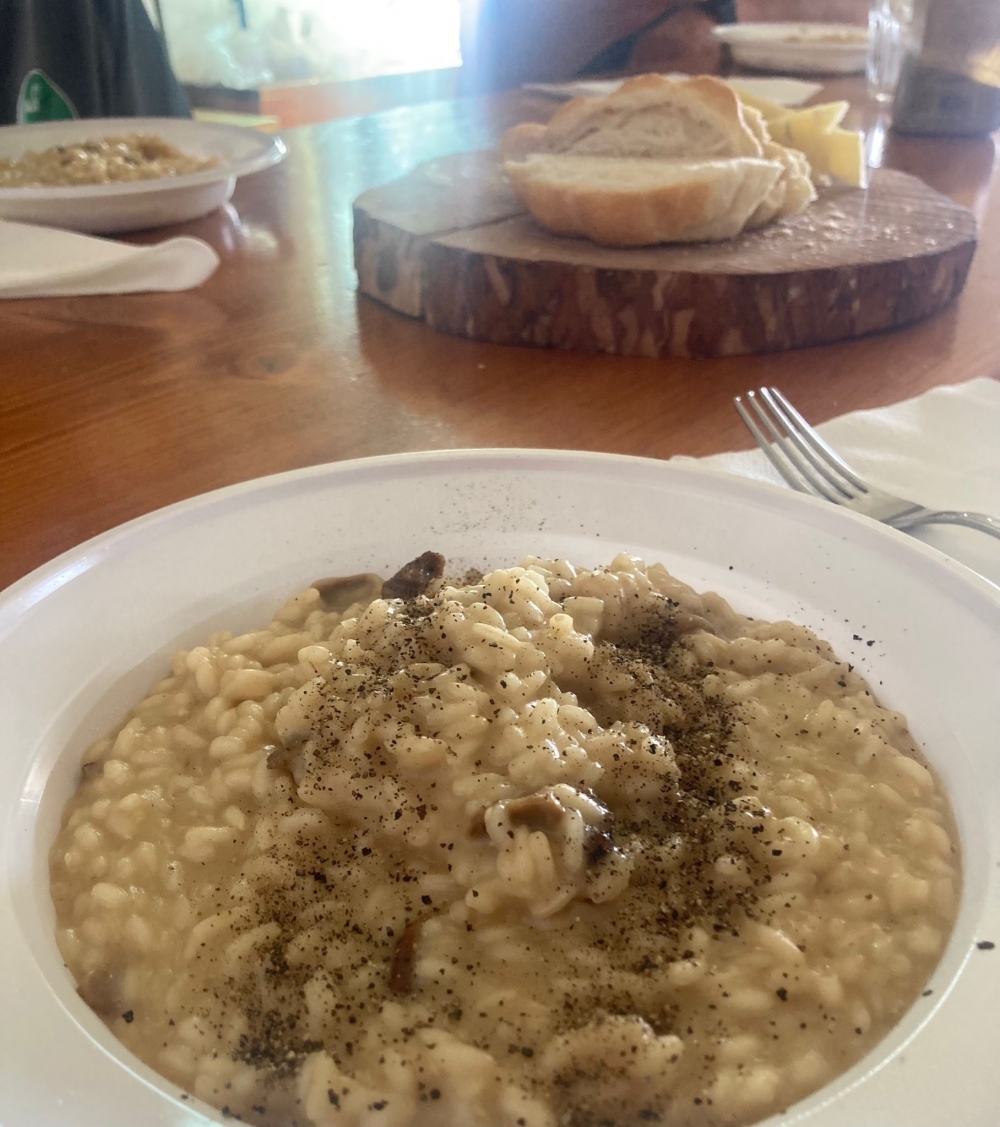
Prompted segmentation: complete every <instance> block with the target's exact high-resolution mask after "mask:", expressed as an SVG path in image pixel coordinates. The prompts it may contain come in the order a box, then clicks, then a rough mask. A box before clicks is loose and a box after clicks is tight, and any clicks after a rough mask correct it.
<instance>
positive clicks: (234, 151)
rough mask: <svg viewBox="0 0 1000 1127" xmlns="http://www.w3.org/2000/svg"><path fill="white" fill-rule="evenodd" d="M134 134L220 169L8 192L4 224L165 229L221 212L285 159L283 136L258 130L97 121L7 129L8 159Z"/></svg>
mask: <svg viewBox="0 0 1000 1127" xmlns="http://www.w3.org/2000/svg"><path fill="white" fill-rule="evenodd" d="M128 133H147V134H148V133H152V134H155V135H156V136H158V137H162V138H163V139H164V140H165V141H169V142H170V144H172V145H176V146H177V148H179V149H181V150H183V151H184V152H185V153H188V154H189V155H191V156H196V157H218V158H219V164H218V166H217V167H216V168H209V169H206V170H205V171H204V172H191V173H188V174H186V175H184V176H166V177H160V178H158V179H155V180H131V181H128V182H127V183H114V184H75V185H68V186H66V187H42V188H4V187H0V219H13V220H17V221H19V222H21V223H39V224H41V225H42V226H46V227H65V228H67V229H68V230H71V231H83V232H86V233H88V234H93V235H110V234H119V233H121V232H124V231H139V230H142V229H144V228H150V227H165V226H167V225H168V224H171V223H183V222H185V221H186V220H188V219H197V218H199V217H200V216H202V215H207V214H208V213H209V212H210V211H214V210H215V208H217V207H220V206H221V205H222V204H224V203H225V202H226V201H227V200H228V199H229V197H230V196H231V195H232V194H233V188H234V187H235V185H236V178H237V177H238V176H246V175H247V174H249V173H251V172H258V171H260V170H261V169H263V168H269V167H270V166H271V165H273V164H277V163H278V162H279V161H280V160H282V159H283V158H284V156H285V146H284V143H283V142H282V141H281V139H280V138H279V137H272V136H270V135H269V134H267V133H261V132H259V131H258V130H256V129H245V128H243V127H241V126H235V125H215V124H212V123H210V122H204V121H191V120H189V119H187V118H180V117H92V118H82V119H80V120H78V121H47V122H42V123H39V124H37V125H5V126H3V127H0V158H3V157H15V158H17V157H20V156H22V155H23V154H24V153H25V152H27V151H28V150H29V149H33V150H34V151H35V152H39V151H41V150H44V149H50V148H52V147H53V146H54V145H66V144H72V143H79V142H80V141H99V140H103V139H104V138H105V137H120V136H122V135H123V134H128Z"/></svg>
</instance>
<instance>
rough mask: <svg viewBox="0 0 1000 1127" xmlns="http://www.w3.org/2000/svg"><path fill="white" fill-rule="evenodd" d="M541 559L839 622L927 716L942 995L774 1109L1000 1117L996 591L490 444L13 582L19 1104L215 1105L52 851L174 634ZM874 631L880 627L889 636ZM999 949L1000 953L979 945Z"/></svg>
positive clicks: (2, 687)
mask: <svg viewBox="0 0 1000 1127" xmlns="http://www.w3.org/2000/svg"><path fill="white" fill-rule="evenodd" d="M428 548H433V549H436V550H438V551H441V552H443V553H444V554H445V555H446V556H447V557H448V558H449V560H450V561H451V563H452V564H453V565H454V566H455V567H456V568H459V569H464V568H465V567H469V566H480V567H482V566H485V565H507V564H511V563H515V562H517V561H518V560H519V559H520V558H521V557H522V556H524V555H526V554H529V553H530V554H536V555H554V556H564V557H566V558H568V559H570V560H574V561H576V562H578V563H581V564H585V565H595V564H598V563H602V562H603V563H608V562H610V560H611V559H612V557H613V556H614V555H615V554H616V553H617V552H619V551H621V550H628V551H631V552H633V553H635V554H638V555H641V556H643V557H645V558H646V560H647V561H650V562H652V561H662V562H663V563H665V564H666V565H667V566H668V567H669V568H670V569H671V570H672V571H673V572H674V574H676V575H677V576H678V577H680V578H681V579H683V580H685V581H687V582H689V583H691V584H692V585H693V586H695V587H696V588H698V589H700V590H706V589H711V590H717V591H720V592H721V593H722V594H723V595H724V596H725V597H726V598H728V599H729V600H730V602H732V603H733V605H734V606H735V607H737V609H739V610H742V611H743V612H745V613H749V614H752V615H756V616H765V617H768V618H782V617H788V618H791V619H793V620H796V621H799V622H803V623H805V624H806V625H809V626H811V627H813V628H814V629H816V630H817V631H818V632H819V633H820V634H821V635H822V636H824V637H826V638H828V639H829V640H830V641H831V642H832V643H833V645H834V647H835V649H836V650H837V652H838V653H839V654H840V655H841V656H842V657H844V658H847V659H848V660H850V661H853V662H854V663H855V664H856V665H857V666H858V667H859V669H860V670H861V671H862V672H863V673H864V674H865V675H866V676H867V677H868V678H869V680H870V681H871V682H872V683H873V684H874V685H875V687H876V689H877V691H878V692H879V694H880V695H881V697H882V699H883V701H884V703H886V704H887V705H889V706H890V707H894V708H899V709H901V710H903V711H904V712H906V714H907V715H908V717H909V720H910V725H911V729H912V731H913V733H914V735H915V736H916V738H917V740H918V742H920V743H921V745H922V746H923V747H924V748H925V752H926V755H927V757H928V759H929V760H930V761H931V762H932V763H933V764H934V766H935V767H936V769H937V771H938V773H939V775H940V776H941V778H942V780H943V782H944V784H945V786H946V788H947V790H948V792H949V794H950V796H951V799H952V802H953V805H954V808H955V811H956V816H957V821H958V825H959V832H960V837H961V841H962V846H963V851H964V866H965V871H964V888H963V896H962V905H961V909H960V913H959V917H958V920H957V922H956V926H955V931H954V934H953V936H952V939H951V941H950V943H949V945H948V948H947V950H946V952H945V954H944V957H943V959H942V962H941V965H940V967H939V968H938V970H937V971H936V973H935V975H934V977H933V978H932V980H931V983H930V988H931V990H932V991H933V992H932V993H931V994H930V996H928V997H926V998H921V999H919V1000H918V1002H917V1003H916V1004H915V1005H914V1007H913V1008H912V1009H911V1010H910V1012H909V1013H908V1014H907V1015H906V1016H905V1017H904V1018H903V1020H902V1021H901V1022H900V1024H899V1025H898V1026H897V1027H896V1029H895V1030H894V1031H893V1032H892V1033H891V1034H890V1035H889V1036H888V1037H887V1038H886V1039H885V1040H884V1041H883V1042H882V1043H881V1044H880V1045H879V1046H877V1047H876V1049H875V1050H874V1051H873V1052H872V1053H871V1054H869V1056H867V1057H866V1058H865V1059H864V1060H863V1061H861V1062H860V1063H859V1064H857V1065H856V1066H855V1067H854V1068H852V1069H851V1070H850V1071H849V1072H847V1073H846V1074H845V1075H843V1076H841V1077H840V1078H838V1079H837V1080H835V1081H834V1082H833V1083H831V1084H829V1085H828V1086H826V1087H825V1088H823V1089H822V1090H821V1091H820V1092H818V1093H816V1094H815V1095H814V1096H812V1097H810V1098H809V1099H807V1100H804V1101H802V1102H801V1103H799V1104H797V1105H795V1106H794V1107H793V1108H792V1109H790V1111H789V1112H788V1113H787V1114H785V1115H784V1116H777V1117H772V1118H771V1119H770V1120H768V1121H767V1122H768V1123H769V1124H771V1125H772V1127H777V1125H778V1124H782V1125H785V1127H791V1125H792V1124H793V1123H794V1124H797V1125H805V1127H861V1125H864V1127H874V1125H877V1127H942V1125H944V1124H947V1127H995V1125H996V1109H997V1108H998V1107H1000V1070H998V1069H997V1068H996V1060H997V1058H998V1056H1000V867H998V866H1000V846H998V841H997V837H998V833H1000V755H998V754H997V740H998V736H997V733H998V732H1000V692H998V691H997V677H998V674H997V671H998V670H1000V597H998V595H997V591H996V588H994V587H993V586H992V585H991V584H989V583H987V582H986V581H985V580H982V579H980V578H979V577H978V576H975V575H974V574H973V573H971V572H969V571H968V570H966V569H965V568H963V567H962V566H961V565H959V564H956V563H955V562H954V561H952V560H950V559H948V558H947V557H946V556H944V555H942V554H941V553H939V552H936V551H935V550H934V549H932V548H928V547H927V546H925V545H923V544H921V543H919V542H917V541H915V540H913V539H911V538H909V537H907V536H905V535H904V534H902V533H899V532H895V531H893V530H892V529H889V528H887V527H886V526H884V525H880V524H876V523H874V522H872V521H869V520H867V519H865V518H864V517H860V516H858V515H856V514H854V513H850V512H848V511H846V510H844V509H841V508H838V507H836V506H833V505H830V504H827V503H826V502H824V501H817V500H815V499H813V498H808V497H803V496H802V495H800V494H795V493H791V492H788V491H787V490H784V489H780V488H777V487H773V486H767V485H762V484H760V483H757V482H752V481H747V480H744V479H740V478H735V477H724V476H721V475H714V474H709V473H705V472H703V471H699V470H696V469H688V468H681V467H677V466H672V465H670V464H668V463H665V462H658V461H652V460H646V459H640V458H626V457H619V456H614V455H601V454H582V453H572V452H561V451H532V450H494V451H489V450H483V451H446V452H437V453H425V454H408V455H397V456H393V457H387V458H373V459H364V460H361V461H356V462H342V463H339V464H335V465H329V466H317V467H313V468H310V469H305V470H298V471H294V472H293V473H288V474H283V475H279V476H276V477H270V478H263V479H260V480H257V481H251V482H247V483H245V484H243V485H237V486H233V487H231V488H229V489H224V490H220V491H218V492H215V493H209V494H206V495H204V496H201V497H196V498H193V499H191V500H189V501H184V502H182V503H180V504H177V505H173V506H171V507H169V508H166V509H162V510H160V511H159V512H156V513H152V514H150V515H149V516H146V517H142V518H140V519H138V520H135V521H132V522H131V523H129V524H126V525H123V526H122V527H121V528H118V529H115V530H112V531H111V532H108V533H105V534H104V535H102V536H99V537H97V538H96V539H94V540H91V541H89V542H88V543H86V544H83V545H81V546H80V547H78V548H75V549H73V550H72V551H70V552H67V553H65V554H64V555H62V556H60V557H59V558H58V559H56V560H54V561H52V562H51V563H49V564H47V565H45V566H44V567H42V568H39V569H38V570H37V571H35V572H34V573H32V574H31V575H29V576H27V577H26V578H25V579H23V580H21V581H19V582H18V583H16V584H15V585H14V586H13V587H11V588H9V589H8V590H7V591H6V592H5V593H3V594H0V669H2V676H0V717H2V718H3V724H2V726H0V952H2V958H0V1122H2V1123H3V1124H4V1127H43V1125H44V1127H137V1125H139V1124H141V1125H142V1127H195V1125H196V1124H199V1123H205V1122H207V1121H209V1120H214V1121H218V1122H222V1119H221V1117H220V1116H219V1114H218V1113H216V1112H214V1111H212V1109H210V1108H207V1107H206V1106H205V1105H202V1104H198V1103H197V1102H196V1101H194V1100H182V1099H181V1093H180V1091H179V1090H178V1089H177V1088H176V1087H175V1086H174V1085H172V1084H170V1083H168V1082H167V1081H165V1080H163V1079H162V1078H160V1077H159V1076H158V1075H157V1074H156V1073H155V1072H153V1071H152V1070H151V1069H149V1068H148V1067H146V1066H145V1065H144V1064H142V1063H141V1062H140V1061H139V1060H138V1059H137V1058H135V1057H133V1056H132V1055H131V1054H130V1053H129V1052H128V1051H127V1050H126V1049H125V1048H124V1047H123V1046H122V1045H121V1044H120V1043H119V1042H118V1041H117V1040H116V1039H115V1038H114V1037H113V1036H112V1034H111V1033H110V1031H109V1030H108V1029H107V1028H106V1027H105V1026H104V1024H103V1023H102V1022H101V1021H100V1020H99V1019H98V1018H97V1016H96V1015H95V1014H94V1013H93V1012H92V1011H91V1010H90V1009H89V1008H88V1007H87V1006H86V1005H85V1004H84V1003H83V1002H82V1001H81V999H80V998H79V997H78V996H77V995H76V992H75V990H74V986H73V983H72V981H71V979H70V976H69V973H68V971H67V970H66V969H65V967H64V966H63V964H62V961H61V959H60V957H59V953H58V950H57V948H56V944H55V939H54V934H53V932H54V913H53V910H52V905H51V901H50V900H49V894H48V869H47V860H46V858H47V851H48V848H49V845H50V843H51V841H52V840H53V838H54V836H55V832H56V828H57V825H58V822H59V818H60V812H61V809H62V807H63V804H64V803H65V801H66V799H67V798H68V796H69V795H70V794H71V793H72V791H73V790H74V788H75V786H76V783H77V779H78V765H79V762H80V756H81V753H82V751H83V749H84V747H85V746H86V745H87V744H88V743H89V742H90V741H91V740H92V739H94V738H95V737H97V736H98V735H101V734H103V733H104V732H105V731H106V730H107V729H108V728H110V727H111V726H112V725H113V724H114V723H115V722H116V721H120V720H121V718H122V717H123V715H124V713H125V712H126V711H127V709H128V707H129V706H130V705H131V704H132V703H134V702H135V701H136V700H137V699H139V698H140V696H141V694H142V693H143V691H144V690H145V688H146V687H147V686H148V685H149V684H150V683H152V682H153V681H155V680H156V679H158V678H159V677H161V676H162V675H163V672H164V670H165V669H166V668H167V663H168V661H169V657H170V655H171V653H172V652H173V650H174V649H175V648H176V647H178V646H182V645H183V646H190V645H192V644H195V643H197V642H200V641H203V640H204V639H205V637H207V635H208V634H209V633H210V632H211V631H212V630H215V629H220V628H222V627H223V626H225V627H226V628H228V629H232V630H233V631H234V632H240V631H241V630H244V629H247V628H249V627H250V626H251V625H253V624H255V623H263V622H267V621H268V620H269V619H270V617H271V616H272V614H273V612H274V610H275V609H276V608H277V607H278V606H280V605H281V603H282V602H283V601H284V600H285V598H286V596H287V595H288V594H289V593H291V592H293V591H295V590H297V589H300V588H301V587H303V586H304V585H306V584H307V583H309V582H310V581H311V580H312V579H314V578H316V577H317V576H319V575H330V574H338V573H339V574H349V573H352V572H358V571H366V570H370V571H377V572H381V573H382V574H389V573H390V572H391V571H393V570H395V569H396V568H397V567H398V566H399V565H400V564H402V563H403V562H405V561H406V560H408V559H410V558H412V557H413V556H415V555H417V554H418V553H419V552H422V551H424V550H426V549H428ZM869 641H871V642H872V644H871V645H868V644H867V643H868V642H869ZM984 940H994V941H996V942H997V943H998V948H997V949H996V950H995V951H990V950H979V949H977V948H976V942H977V941H984Z"/></svg>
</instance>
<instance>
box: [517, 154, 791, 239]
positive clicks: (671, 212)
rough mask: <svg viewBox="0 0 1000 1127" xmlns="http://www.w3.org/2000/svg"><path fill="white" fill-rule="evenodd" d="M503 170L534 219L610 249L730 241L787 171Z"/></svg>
mask: <svg viewBox="0 0 1000 1127" xmlns="http://www.w3.org/2000/svg"><path fill="white" fill-rule="evenodd" d="M504 170H505V172H506V173H507V175H508V176H509V177H510V179H511V181H512V183H513V184H514V187H515V189H516V191H517V193H518V195H519V196H520V197H521V199H522V201H523V202H524V204H525V206H526V207H527V208H528V210H529V211H530V212H531V214H532V215H533V216H534V218H535V219H536V220H537V221H538V222H539V223H540V224H541V225H542V226H543V227H547V228H548V229H549V230H550V231H554V232H555V233H556V234H557V235H584V236H586V237H587V238H589V239H592V240H593V241H594V242H596V243H603V244H604V245H606V246H626V247H628V246H648V245H649V244H651V243H662V242H700V241H703V240H721V239H731V238H733V237H734V236H736V235H738V234H739V233H740V232H741V231H742V230H743V228H744V227H745V225H746V223H747V221H748V220H749V218H750V216H751V215H753V214H754V212H755V211H756V210H757V208H758V207H760V205H761V203H762V202H763V201H764V200H765V198H766V197H767V195H768V193H769V192H770V191H771V190H772V188H773V187H774V185H775V184H776V183H777V181H778V179H779V178H780V177H781V176H782V174H783V171H784V166H783V165H782V164H781V163H780V162H779V161H767V160H762V159H760V158H758V157H737V158H730V159H723V160H701V161H670V160H651V159H647V158H636V159H623V158H617V157H606V156H596V157H595V156H582V155H578V154H575V153H570V154H564V153H551V154H550V153H534V154H531V155H529V156H528V157H526V158H525V159H524V160H522V161H508V162H507V163H506V164H505V165H504Z"/></svg>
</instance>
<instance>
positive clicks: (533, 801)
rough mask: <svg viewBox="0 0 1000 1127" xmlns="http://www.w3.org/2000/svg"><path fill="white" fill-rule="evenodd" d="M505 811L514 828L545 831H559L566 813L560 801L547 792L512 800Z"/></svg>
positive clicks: (506, 805)
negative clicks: (520, 827) (525, 827)
mask: <svg viewBox="0 0 1000 1127" xmlns="http://www.w3.org/2000/svg"><path fill="white" fill-rule="evenodd" d="M505 809H506V811H507V817H508V818H509V819H510V823H511V825H512V826H527V827H528V829H531V830H543V831H544V830H555V829H558V828H559V825H560V823H561V822H562V819H563V815H564V814H565V813H566V810H565V807H564V806H563V804H562V803H561V802H560V801H559V799H558V798H556V797H555V795H553V794H547V793H546V792H545V791H542V792H541V793H540V794H528V795H525V796H524V798H514V799H511V800H510V801H509V802H507V803H506V804H505Z"/></svg>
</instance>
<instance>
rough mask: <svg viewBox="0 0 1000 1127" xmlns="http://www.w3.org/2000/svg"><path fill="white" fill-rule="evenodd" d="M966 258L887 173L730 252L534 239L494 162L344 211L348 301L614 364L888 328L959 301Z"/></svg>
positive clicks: (426, 177)
mask: <svg viewBox="0 0 1000 1127" xmlns="http://www.w3.org/2000/svg"><path fill="white" fill-rule="evenodd" d="M975 247H976V221H975V218H974V217H973V215H972V213H971V212H970V211H968V210H967V209H966V208H964V207H961V206H959V205H958V204H956V203H954V202H952V201H951V200H950V199H948V198H947V197H946V196H942V195H940V194H939V193H937V192H935V191H934V190H933V189H931V188H929V187H927V185H926V184H924V183H923V181H921V180H918V179H917V178H916V177H914V176H909V175H907V174H906V173H903V172H894V171H889V170H886V169H878V170H876V171H875V172H874V174H873V175H872V178H871V183H870V186H869V187H868V189H867V190H864V191H862V190H861V189H858V188H850V187H846V186H840V185H835V186H832V187H829V188H822V189H820V192H819V199H818V200H817V201H816V202H815V203H813V204H812V205H811V206H810V207H809V209H808V210H807V211H806V212H805V213H803V214H802V215H799V216H796V217H795V218H794V219H791V220H786V221H784V222H781V223H777V224H772V225H771V226H770V227H766V228H764V229H763V230H761V231H756V232H753V233H751V234H747V235H742V236H740V237H739V238H738V239H733V240H730V241H729V242H724V243H696V244H686V245H685V244H673V245H661V246H655V247H642V248H636V249H617V248H613V247H602V246H598V245H596V244H595V243H591V242H588V241H587V240H584V239H571V238H561V237H559V236H557V235H553V234H550V233H549V232H548V231H546V230H544V229H543V228H541V227H539V226H538V225H537V224H536V223H535V221H534V220H533V219H532V218H531V217H530V216H529V215H527V214H526V213H525V212H524V209H523V208H522V206H521V204H520V202H519V201H518V199H517V197H516V196H515V195H514V193H513V191H512V190H511V189H510V187H509V186H508V184H507V182H506V180H505V178H504V176H503V173H502V171H501V170H500V168H499V165H498V163H497V159H496V156H495V154H494V153H492V152H482V153H458V154H455V155H453V156H448V157H442V158H440V159H438V160H434V161H430V162H429V163H427V164H424V165H421V166H420V167H419V168H417V169H415V170H414V171H413V172H411V173H410V174H409V175H408V176H405V177H403V179H401V180H396V181H394V182H392V183H390V184H385V185H383V186H381V187H379V188H373V189H371V190H370V191H367V192H365V193H364V194H363V195H362V196H360V197H359V198H358V199H357V200H356V201H355V204H354V261H355V266H356V268H357V272H358V279H359V285H360V289H361V292H362V293H365V294H367V295H368V296H370V297H373V298H375V299H376V300H377V301H380V302H382V303H383V304H385V305H388V306H390V307H391V308H392V309H396V310H398V311H399V312H400V313H405V314H408V315H409V316H411V317H418V318H421V319H422V320H424V321H426V322H427V324H428V325H431V326H432V327H433V328H435V329H439V330H441V331H442V332H446V333H452V334H455V335H458V336H466V337H472V338H474V339H476V340H486V341H493V342H495V343H500V344H521V345H536V346H539V347H549V348H568V349H576V350H577V351H581V352H611V353H617V354H618V355H621V356H685V357H690V356H695V357H708V356H735V355H740V354H746V353H753V352H773V351H778V350H781V349H787V348H801V347H804V346H806V345H813V344H826V343H830V342H832V341H838V340H846V339H849V338H852V337H859V336H864V335H865V334H867V333H874V332H879V331H881V330H883V329H896V328H900V327H901V326H903V325H909V324H912V323H913V322H914V321H919V320H920V319H921V318H923V317H928V316H930V315H931V314H932V313H936V312H937V311H938V310H939V309H941V308H942V307H943V306H945V305H947V304H948V302H949V301H951V300H952V298H954V297H955V296H956V295H957V294H958V293H959V292H960V291H961V289H962V286H963V285H964V284H965V278H966V275H967V274H968V270H969V264H970V263H971V261H972V255H973V253H974V251H975Z"/></svg>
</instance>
